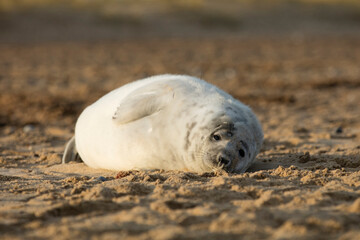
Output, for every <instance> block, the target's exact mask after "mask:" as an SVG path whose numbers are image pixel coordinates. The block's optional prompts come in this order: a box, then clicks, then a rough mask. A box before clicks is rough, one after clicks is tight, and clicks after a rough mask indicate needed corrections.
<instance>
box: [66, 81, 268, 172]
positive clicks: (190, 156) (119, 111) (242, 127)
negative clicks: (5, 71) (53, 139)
mask: <svg viewBox="0 0 360 240" xmlns="http://www.w3.org/2000/svg"><path fill="white" fill-rule="evenodd" d="M262 141H263V133H262V129H261V126H260V124H259V121H258V120H257V118H256V116H255V115H254V113H253V112H252V111H251V109H250V108H249V107H247V106H245V105H244V104H242V103H241V102H239V101H238V100H236V99H234V98H233V97H232V96H230V95H229V94H227V93H225V92H224V91H222V90H220V89H219V88H217V87H215V86H214V85H211V84H209V83H207V82H205V81H203V80H201V79H198V78H195V77H190V76H183V75H159V76H154V77H150V78H146V79H143V80H139V81H135V82H132V83H129V84H127V85H124V86H122V87H120V88H118V89H115V90H113V91H111V92H110V93H108V94H106V95H105V96H103V97H102V98H100V99H99V100H98V101H96V102H95V103H94V104H92V105H90V106H89V107H87V108H86V109H85V110H84V111H83V112H82V113H81V115H80V117H79V119H78V120H77V123H76V127H75V137H74V138H73V139H72V140H70V141H69V143H68V144H67V147H66V150H65V153H64V157H63V163H64V162H67V161H69V160H72V159H74V158H75V157H76V153H78V154H79V155H80V157H81V159H82V160H83V161H84V162H85V163H86V164H87V165H88V166H90V167H93V168H103V169H110V170H130V169H165V170H189V171H195V172H206V171H211V170H215V169H220V168H222V169H225V170H226V171H227V172H244V171H245V170H246V169H247V168H248V167H249V166H250V164H251V163H252V162H253V161H254V160H255V156H256V155H257V154H258V153H259V150H260V148H261V145H262Z"/></svg>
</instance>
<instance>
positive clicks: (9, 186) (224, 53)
mask: <svg viewBox="0 0 360 240" xmlns="http://www.w3.org/2000/svg"><path fill="white" fill-rule="evenodd" d="M290 9H291V10H294V9H296V8H294V6H293V5H292V6H291V8H290ZM285 10H286V9H285ZM310 10H311V9H310ZM285 12H286V13H287V14H285V15H280V14H278V15H276V16H278V18H274V19H275V20H276V19H277V20H276V21H275V20H274V21H273V22H271V21H270V22H269V21H268V20H270V18H268V17H263V18H258V15H256V14H255V15H254V16H253V15H251V14H250V15H251V16H253V17H252V18H251V17H250V18H251V19H252V20H255V21H250V20H249V21H248V22H251V23H254V24H255V25H248V26H247V25H246V24H247V21H246V19H247V18H246V16H245V17H244V20H243V22H242V24H243V25H242V26H241V27H243V29H245V30H246V29H255V30H254V31H258V28H256V26H260V25H262V26H263V28H264V29H267V28H268V27H274V26H280V27H281V26H283V27H284V28H285V29H288V30H289V31H292V30H293V27H294V26H311V27H314V28H311V29H310V30H311V31H309V32H312V33H314V32H315V33H316V32H322V34H309V35H304V34H299V32H296V31H294V32H293V33H291V34H285V35H282V36H280V35H277V34H274V32H272V33H271V34H266V35H257V33H255V34H253V35H251V34H250V35H247V34H243V35H241V34H240V35H236V36H237V37H229V36H228V35H227V36H228V37H224V35H222V36H221V37H220V36H219V34H218V33H219V32H216V31H215V32H212V36H217V37H216V38H214V37H211V38H209V37H208V38H205V37H201V36H200V35H201V34H199V35H197V37H194V36H195V35H196V34H195V35H191V36H192V37H190V35H189V36H188V37H187V38H183V39H181V38H178V39H172V38H159V37H153V38H151V39H145V38H142V37H140V36H139V35H136V34H135V35H133V36H136V37H134V39H130V38H128V37H129V36H131V34H130V35H129V36H128V37H127V38H121V37H120V38H114V39H117V40H116V41H115V40H114V41H109V40H101V39H109V38H110V39H111V37H112V35H111V34H113V33H116V31H115V30H114V29H110V30H109V29H108V30H109V34H110V35H109V36H107V37H104V36H105V35H106V34H105V33H104V31H105V30H106V28H105V30H104V29H103V28H102V27H101V26H100V27H99V26H97V25H96V24H90V25H87V24H85V25H84V24H82V25H81V24H80V25H76V24H77V23H74V24H72V18H71V19H70V20H71V21H70V20H69V19H67V21H65V22H61V21H60V22H59V19H58V18H57V17H56V16H55V17H54V18H55V20H54V19H50V20H49V22H50V23H49V22H47V21H46V19H47V18H46V17H45V18H44V17H42V16H41V15H36V16H37V18H36V21H35V20H34V19H33V20H31V19H30V20H29V18H28V16H27V15H21V14H20V15H19V16H17V17H18V18H19V19H20V20H19V21H20V22H21V24H22V25H21V24H20V25H16V24H17V22H16V21H15V20H6V21H7V22H5V23H4V22H2V23H4V24H3V25H1V24H0V32H1V34H0V42H3V43H0V93H1V94H0V238H1V239H47V238H49V239H55V238H56V239H74V238H76V239H360V227H359V226H360V104H359V103H360V67H359V66H360V37H359V34H346V35H345V33H346V32H347V33H349V31H350V32H352V31H355V30H354V29H359V27H358V26H359V24H358V23H359V22H358V21H357V20H356V19H357V18H355V17H356V16H355V15H354V16H353V15H346V14H343V15H344V16H345V15H346V16H348V17H347V18H346V21H347V23H348V22H349V21H350V22H351V24H350V25H349V26H351V27H349V28H346V27H344V26H345V25H346V26H347V23H346V24H344V22H342V21H338V18H337V17H341V16H342V15H339V14H338V15H336V14H335V15H331V14H330V15H331V16H332V17H333V18H332V19H331V21H330V24H328V23H327V22H325V23H324V22H323V21H322V18H321V25H316V24H314V21H313V20H314V19H315V15H316V14H315V13H313V12H312V11H309V9H308V8H306V9H305V10H304V13H307V14H308V17H309V18H306V19H305V20H304V19H301V18H298V17H299V15H296V16H295V17H293V19H296V21H294V22H293V24H292V23H291V22H288V20H287V19H291V18H292V12H291V11H290V12H288V11H285ZM255 13H257V12H255ZM340 13H341V14H342V12H340ZM327 14H328V13H327V12H326V14H325V15H326V16H330V15H327ZM300 15H301V16H303V15H302V14H300ZM325 15H322V17H324V16H325ZM20 16H21V17H20ZM334 16H335V17H334ZM311 19H313V20H311ZM316 19H317V20H316V21H320V20H319V17H317V18H316ZM44 20H45V21H44ZM160 20H162V19H160ZM299 20H301V21H300V22H299ZM2 21H3V20H2ZM32 21H35V23H34V26H38V27H35V28H31V26H32V25H31V22H32ZM51 21H56V22H57V24H58V25H56V26H57V27H55V28H54V25H51ZM69 21H70V22H69ZM316 21H315V22H316ZM356 21H357V22H356ZM160 22H162V21H160ZM216 22H218V20H216ZM265 22H266V23H267V24H265V25H263V23H265ZM334 22H336V23H337V25H334ZM48 23H49V24H48ZM295 23H297V25H296V24H295ZM316 23H318V22H316ZM41 24H44V25H46V26H45V27H44V26H43V27H44V28H43V29H45V33H46V34H45V35H46V36H48V38H45V37H44V36H45V35H43V34H42V33H44V31H42V30H41V29H40V28H39V27H40V25H41ZM257 24H258V25H257ZM306 24H308V25H306ZM93 25H96V26H95V28H96V29H97V30H99V31H90V30H86V29H84V28H83V27H84V26H87V27H88V26H93ZM19 26H20V27H19ZM21 26H23V28H22V27H21ZM154 26H156V24H154ZM326 26H332V28H331V29H332V30H331V31H335V33H336V34H324V33H325V32H326V31H327V30H328V28H326ZM115 28H116V26H115ZM340 28H341V29H343V30H344V29H345V30H344V31H338V29H340ZM61 29H65V30H67V32H66V31H65V30H64V31H63V32H61V31H60V30H61ZM119 29H123V28H121V27H119ZM168 29H172V31H173V32H178V30H179V29H174V28H172V26H170V25H169V28H168ZM264 29H263V30H264ZM108 30H106V31H108ZM152 30H154V29H152V28H148V29H147V33H151V32H152ZM157 30H159V29H157ZM245 30H244V31H245ZM86 31H88V33H91V34H89V35H86V34H85V35H83V33H84V32H86ZM191 31H192V33H194V30H191ZM231 31H233V30H231ZM120 32H121V31H120ZM135 32H137V33H138V32H139V31H138V30H135ZM160 32H161V30H160ZM195 32H196V31H195ZM65 33H66V34H68V35H66V34H65ZM196 33H197V32H196ZM294 33H295V34H294ZM333 33H334V32H333ZM101 34H104V35H101ZM121 34H123V33H120V35H121ZM93 35H96V36H93ZM115 35H116V34H115ZM160 35H161V34H160ZM170 35H171V34H170ZM69 36H70V38H69ZM80 36H81V37H82V38H81V37H80ZM204 36H205V35H204ZM241 36H243V37H241ZM244 36H247V37H244ZM84 38H85V39H92V40H97V41H96V42H89V41H84ZM39 39H43V40H44V41H43V42H42V43H40V42H38V41H37V40H39ZM54 39H57V40H58V41H57V43H56V42H53V43H50V42H49V41H47V40H54ZM64 39H65V40H69V39H70V40H71V39H73V40H74V39H75V40H77V41H73V42H69V41H63V40H64ZM119 39H122V40H119ZM135 39H136V40H135ZM15 40H16V41H15ZM59 40H60V41H59ZM5 42H8V43H5ZM11 42H12V43H11ZM20 43H21V44H20ZM163 73H179V74H189V75H195V76H198V77H202V78H204V79H206V80H208V81H209V82H211V83H213V84H215V85H218V86H219V87H221V88H223V89H224V90H226V91H228V92H229V93H230V94H232V95H234V96H235V97H236V98H237V99H239V100H241V101H243V102H244V103H246V104H248V105H250V106H251V107H252V108H253V110H254V111H255V112H256V114H257V115H258V117H259V119H260V121H261V123H262V125H263V128H264V132H265V142H264V146H263V148H262V151H261V153H260V154H259V156H258V160H257V162H256V163H255V164H254V166H252V168H251V169H250V170H249V171H248V172H246V173H243V174H237V175H235V174H229V175H228V174H220V173H206V174H197V173H192V172H181V171H162V170H152V171H129V172H120V173H118V172H112V171H104V170H96V169H91V168H88V167H87V166H85V165H84V164H83V163H69V164H66V165H61V164H60V162H61V156H62V152H63V149H64V145H65V143H66V141H67V140H68V139H69V138H70V137H71V136H72V134H73V130H74V124H75V121H76V118H77V116H78V115H79V114H80V112H81V111H82V109H83V108H84V107H86V106H87V105H88V104H90V103H92V102H93V101H95V100H96V99H97V98H99V97H100V96H102V95H103V94H105V93H106V92H108V91H110V90H112V89H114V88H116V87H119V86H121V85H123V84H125V83H127V82H130V81H133V80H136V79H139V78H142V77H146V76H150V75H154V74H163Z"/></svg>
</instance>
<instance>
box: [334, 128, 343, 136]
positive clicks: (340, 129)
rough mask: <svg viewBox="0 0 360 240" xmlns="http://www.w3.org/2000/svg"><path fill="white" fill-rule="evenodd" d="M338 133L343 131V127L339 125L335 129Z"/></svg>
mask: <svg viewBox="0 0 360 240" xmlns="http://www.w3.org/2000/svg"><path fill="white" fill-rule="evenodd" d="M335 132H336V133H337V134H340V133H343V128H342V127H338V128H337V129H336V131H335Z"/></svg>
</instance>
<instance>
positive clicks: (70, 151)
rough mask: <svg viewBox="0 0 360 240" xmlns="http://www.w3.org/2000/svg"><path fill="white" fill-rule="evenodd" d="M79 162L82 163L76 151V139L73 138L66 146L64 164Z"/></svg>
mask: <svg viewBox="0 0 360 240" xmlns="http://www.w3.org/2000/svg"><path fill="white" fill-rule="evenodd" d="M79 160H80V161H81V159H80V156H79V154H78V152H77V150H76V145H75V137H72V138H71V139H70V140H69V141H68V142H67V144H66V146H65V151H64V154H63V157H62V164H64V163H68V162H70V161H79Z"/></svg>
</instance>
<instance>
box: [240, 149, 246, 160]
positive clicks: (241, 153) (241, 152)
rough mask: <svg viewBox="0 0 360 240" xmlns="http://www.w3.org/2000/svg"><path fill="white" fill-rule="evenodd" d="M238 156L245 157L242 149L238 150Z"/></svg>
mask: <svg viewBox="0 0 360 240" xmlns="http://www.w3.org/2000/svg"><path fill="white" fill-rule="evenodd" d="M239 154H240V157H242V158H243V157H245V151H244V150H243V149H240V150H239Z"/></svg>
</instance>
